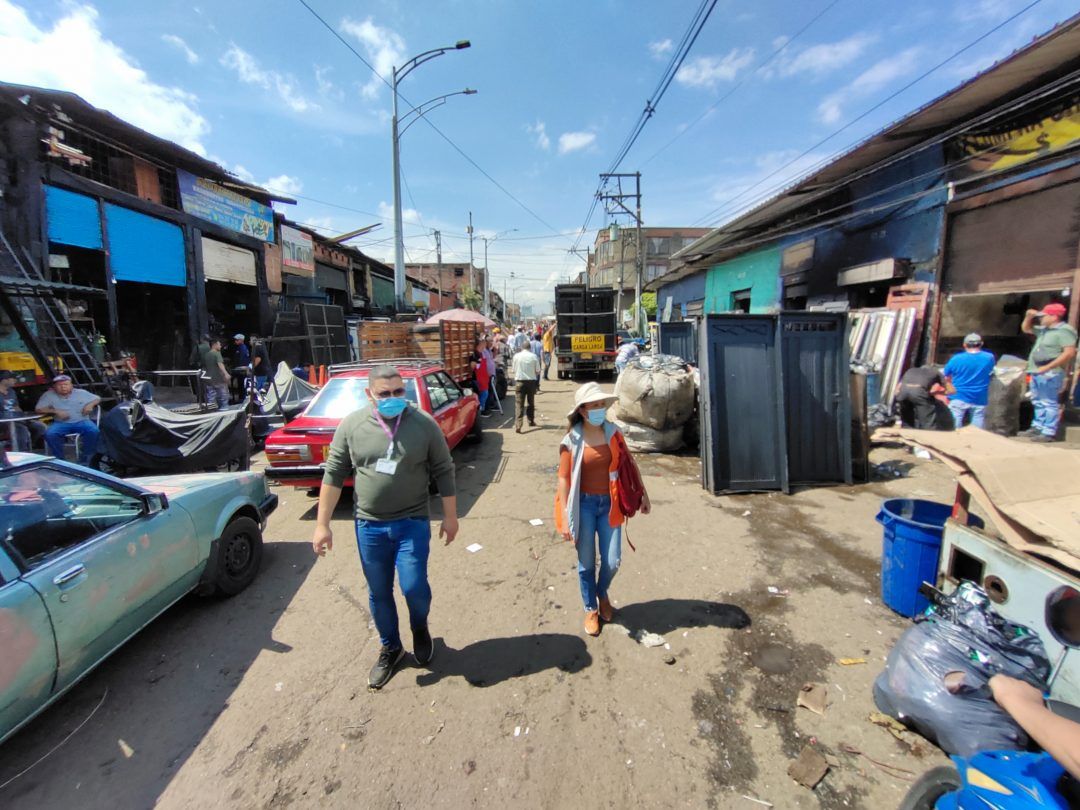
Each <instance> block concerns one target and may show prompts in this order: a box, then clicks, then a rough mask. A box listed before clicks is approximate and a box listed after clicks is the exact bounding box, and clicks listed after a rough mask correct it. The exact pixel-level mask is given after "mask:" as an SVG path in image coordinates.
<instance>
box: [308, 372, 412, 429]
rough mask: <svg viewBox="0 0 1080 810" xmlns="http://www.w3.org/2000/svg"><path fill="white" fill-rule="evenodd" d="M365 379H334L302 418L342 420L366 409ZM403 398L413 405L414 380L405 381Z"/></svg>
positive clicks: (366, 384)
mask: <svg viewBox="0 0 1080 810" xmlns="http://www.w3.org/2000/svg"><path fill="white" fill-rule="evenodd" d="M367 387H368V381H367V377H334V378H331V380H330V382H328V383H327V384H326V387H325V388H323V390H322V391H320V392H319V393H318V394H317V395H316V397H315V399H313V400H312V401H311V404H310V405H309V406H308V409H307V410H306V411H304V416H318V417H321V418H323V419H344V418H345V417H346V416H348V415H349V414H350V413H352V412H353V411H359V410H361V409H363V408H366V407H368V405H369V404H370V403H369V400H368V398H367ZM405 398H406V399H407V400H409V402H411V403H413V404H414V405H415V404H417V400H416V380H413V379H409V380H405Z"/></svg>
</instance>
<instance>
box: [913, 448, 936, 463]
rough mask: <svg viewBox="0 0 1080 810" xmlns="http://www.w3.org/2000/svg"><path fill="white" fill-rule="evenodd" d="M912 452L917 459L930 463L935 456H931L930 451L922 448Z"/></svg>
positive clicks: (914, 449)
mask: <svg viewBox="0 0 1080 810" xmlns="http://www.w3.org/2000/svg"><path fill="white" fill-rule="evenodd" d="M911 452H912V453H913V454H914V456H915V458H921V459H924V460H926V461H929V460H930V459H931V458H933V456H931V455H930V451H929V450H926V449H924V448H922V447H915V448H912V450H911Z"/></svg>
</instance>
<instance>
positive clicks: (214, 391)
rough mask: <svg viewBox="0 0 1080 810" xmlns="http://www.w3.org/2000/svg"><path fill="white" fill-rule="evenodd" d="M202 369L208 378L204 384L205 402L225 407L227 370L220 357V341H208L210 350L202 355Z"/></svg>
mask: <svg viewBox="0 0 1080 810" xmlns="http://www.w3.org/2000/svg"><path fill="white" fill-rule="evenodd" d="M203 371H205V372H206V375H207V376H208V377H209V378H210V379H209V381H208V382H207V385H206V403H207V404H208V405H217V406H218V408H225V407H227V406H228V404H229V370H228V369H227V368H225V361H224V360H223V359H222V357H221V341H220V340H218V339H217V338H214V339H213V340H211V341H210V351H208V352H207V353H206V354H204V355H203Z"/></svg>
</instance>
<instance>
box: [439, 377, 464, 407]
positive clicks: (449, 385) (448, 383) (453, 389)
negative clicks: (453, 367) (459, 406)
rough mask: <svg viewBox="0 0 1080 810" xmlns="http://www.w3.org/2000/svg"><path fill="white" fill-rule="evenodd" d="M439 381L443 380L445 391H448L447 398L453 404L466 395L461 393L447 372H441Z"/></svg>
mask: <svg viewBox="0 0 1080 810" xmlns="http://www.w3.org/2000/svg"><path fill="white" fill-rule="evenodd" d="M439 379H440V380H442V383H443V389H444V390H445V391H446V396H447V397H448V398H449V400H450V401H451V402H457V401H458V400H459V399H461V398H462V397H463V396H464V394H462V393H461V389H460V388H459V387H458V384H457V383H456V382H454V380H453V379H452V378H451V377H450V375H449V374H447V373H446V372H445V371H440V372H439Z"/></svg>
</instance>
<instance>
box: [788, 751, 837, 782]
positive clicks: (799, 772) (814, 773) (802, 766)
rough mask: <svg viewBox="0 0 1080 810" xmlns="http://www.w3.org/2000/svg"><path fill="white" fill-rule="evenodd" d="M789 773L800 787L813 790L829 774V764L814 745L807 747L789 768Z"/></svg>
mask: <svg viewBox="0 0 1080 810" xmlns="http://www.w3.org/2000/svg"><path fill="white" fill-rule="evenodd" d="M787 772H788V776H790V777H791V778H792V779H794V780H795V781H796V782H798V783H799V784H800V785H802V786H803V787H807V788H810V790H813V789H814V788H815V787H817V784H818V782H820V781H821V780H822V779H824V778H825V774H827V773H828V772H829V763H828V762H827V761H826V759H825V757H823V756H822V755H821V754H819V753H818V752H817V751H816V750H814V747H813V746H812V745H807V746H804V747H803V750H802V751H801V752H800V753H799V758H798V759H797V760H795V761H794V762H792V763H791V764H790V765H789V766H788V770H787Z"/></svg>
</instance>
